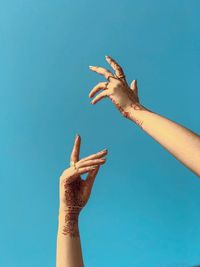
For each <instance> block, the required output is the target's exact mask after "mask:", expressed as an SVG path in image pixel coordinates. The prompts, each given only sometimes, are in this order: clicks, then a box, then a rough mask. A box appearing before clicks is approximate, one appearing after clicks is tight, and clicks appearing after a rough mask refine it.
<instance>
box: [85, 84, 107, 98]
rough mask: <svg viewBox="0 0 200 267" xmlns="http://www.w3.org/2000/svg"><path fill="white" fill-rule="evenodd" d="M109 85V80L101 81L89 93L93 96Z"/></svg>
mask: <svg viewBox="0 0 200 267" xmlns="http://www.w3.org/2000/svg"><path fill="white" fill-rule="evenodd" d="M107 85H108V82H100V83H98V84H97V85H96V86H95V87H94V88H93V89H92V90H91V91H90V93H89V97H90V98H91V97H93V96H94V95H95V94H96V93H97V92H99V91H100V90H102V89H104V90H105V89H106V87H107Z"/></svg>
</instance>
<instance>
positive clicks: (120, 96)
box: [89, 56, 200, 176]
mask: <svg viewBox="0 0 200 267" xmlns="http://www.w3.org/2000/svg"><path fill="white" fill-rule="evenodd" d="M106 60H107V62H108V63H109V64H110V65H111V67H112V68H113V69H114V71H115V74H113V73H112V72H110V71H108V70H106V69H104V68H101V67H96V66H90V69H91V70H92V71H95V72H97V73H99V74H101V75H103V76H104V77H105V78H106V79H107V80H108V81H109V82H102V83H99V84H97V86H95V87H94V88H93V89H92V91H91V92H90V94H89V97H93V96H94V95H95V94H96V93H97V92H98V91H100V90H101V89H104V91H103V92H101V93H100V94H98V95H97V96H96V97H95V98H94V99H93V100H92V102H91V103H92V104H96V103H97V102H98V101H99V100H101V99H102V98H104V97H109V98H110V99H111V100H112V102H113V103H114V104H115V106H116V107H117V109H118V110H119V111H120V112H121V114H122V115H123V116H124V117H126V118H128V119H130V120H131V121H133V122H134V123H136V124H137V125H139V126H140V127H141V128H142V129H143V130H144V131H145V132H146V133H148V134H149V135H150V136H151V137H153V138H154V139H155V140H156V141H157V142H158V143H159V144H161V145H162V146H163V147H164V148H165V149H166V150H168V151H169V152H170V153H171V154H172V155H173V156H174V157H176V158H177V159H178V160H179V161H180V162H182V163H183V164H184V165H185V166H186V167H188V168H189V169H190V170H192V171H193V172H194V173H195V174H196V175H198V176H200V136H199V135H197V134H196V133H194V132H192V131H191V130H189V129H187V128H185V127H183V126H181V125H179V124H178V123H175V122H173V121H171V120H169V119H167V118H165V117H163V116H161V115H158V114H156V113H154V112H152V111H150V110H148V109H147V108H145V107H144V106H143V105H141V104H140V102H139V97H138V88H137V82H136V80H134V81H133V82H132V83H131V85H130V87H129V85H128V84H127V82H126V79H125V75H124V73H123V70H122V68H121V67H120V66H119V64H118V63H117V62H116V61H115V60H114V59H112V58H111V57H108V56H107V57H106Z"/></svg>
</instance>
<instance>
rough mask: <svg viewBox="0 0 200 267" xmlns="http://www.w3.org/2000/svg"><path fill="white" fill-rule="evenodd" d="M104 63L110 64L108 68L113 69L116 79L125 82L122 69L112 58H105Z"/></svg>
mask: <svg viewBox="0 0 200 267" xmlns="http://www.w3.org/2000/svg"><path fill="white" fill-rule="evenodd" d="M106 61H107V62H108V63H109V64H110V66H111V67H112V68H113V70H114V71H115V75H116V76H117V77H118V78H120V79H122V80H124V81H126V79H125V74H124V72H123V69H122V67H121V66H120V65H119V64H118V63H117V62H116V61H115V60H114V59H113V58H111V57H110V56H106Z"/></svg>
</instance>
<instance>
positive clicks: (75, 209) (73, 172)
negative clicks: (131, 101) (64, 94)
mask: <svg viewBox="0 0 200 267" xmlns="http://www.w3.org/2000/svg"><path fill="white" fill-rule="evenodd" d="M80 142H81V139H80V136H77V137H76V140H75V144H74V148H73V151H72V155H71V160H70V163H71V167H69V168H68V169H66V170H64V172H63V173H62V175H61V177H60V197H59V199H60V207H59V215H58V234H57V249H56V267H83V266H84V263H83V258H82V250H81V242H80V235H79V227H78V222H79V214H80V212H81V210H82V208H83V207H84V206H85V205H86V203H87V201H88V199H89V197H90V194H91V190H92V186H93V183H94V179H95V177H96V175H97V173H98V170H99V167H100V165H101V164H104V163H105V158H103V157H104V156H105V155H106V154H107V150H102V151H100V152H98V153H96V154H93V155H91V156H88V157H86V158H83V159H81V160H79V151H80ZM85 173H88V175H87V178H86V179H85V180H83V179H82V178H81V176H80V175H81V174H85Z"/></svg>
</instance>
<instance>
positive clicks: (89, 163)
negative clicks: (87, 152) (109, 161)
mask: <svg viewBox="0 0 200 267" xmlns="http://www.w3.org/2000/svg"><path fill="white" fill-rule="evenodd" d="M105 162H106V159H105V158H101V159H92V160H87V161H82V162H78V163H77V164H76V167H77V168H82V167H89V166H93V165H102V164H104V163H105Z"/></svg>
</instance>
